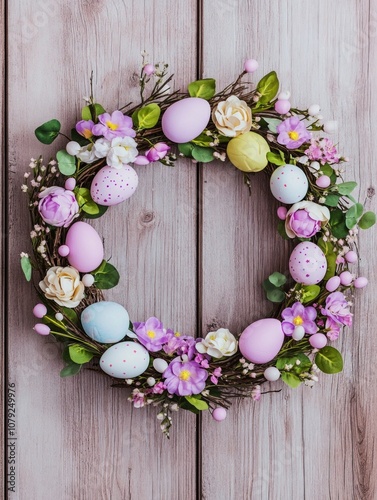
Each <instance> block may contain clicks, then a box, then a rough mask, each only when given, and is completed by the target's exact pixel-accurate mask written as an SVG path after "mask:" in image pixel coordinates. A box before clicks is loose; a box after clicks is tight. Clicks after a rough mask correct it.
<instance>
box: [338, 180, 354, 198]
mask: <svg viewBox="0 0 377 500" xmlns="http://www.w3.org/2000/svg"><path fill="white" fill-rule="evenodd" d="M356 186H357V182H354V181H350V182H342V183H341V184H337V186H336V187H337V188H338V192H339V193H340V194H342V195H346V194H350V193H352V191H353V190H354V189H355V187H356Z"/></svg>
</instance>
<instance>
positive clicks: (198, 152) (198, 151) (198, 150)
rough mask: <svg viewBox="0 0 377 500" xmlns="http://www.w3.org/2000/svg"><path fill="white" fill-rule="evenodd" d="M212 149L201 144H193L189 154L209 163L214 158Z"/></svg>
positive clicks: (201, 161)
mask: <svg viewBox="0 0 377 500" xmlns="http://www.w3.org/2000/svg"><path fill="white" fill-rule="evenodd" d="M213 153H214V149H212V148H203V147H201V146H194V148H193V150H192V152H191V154H192V157H193V158H194V159H195V160H196V161H199V162H200V163H209V162H211V161H213V160H214V159H215V158H214V156H213Z"/></svg>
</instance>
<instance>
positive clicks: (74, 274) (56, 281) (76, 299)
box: [39, 266, 84, 308]
mask: <svg viewBox="0 0 377 500" xmlns="http://www.w3.org/2000/svg"><path fill="white" fill-rule="evenodd" d="M39 287H40V288H41V290H42V291H43V293H44V294H45V296H46V298H47V299H50V300H54V301H55V302H56V303H57V304H59V305H61V306H64V307H70V308H72V307H76V306H78V305H79V303H80V301H81V300H82V299H83V298H84V285H83V283H82V282H81V281H80V274H79V272H78V271H77V270H76V269H75V268H74V267H70V266H69V267H58V266H54V267H50V269H49V270H48V271H47V274H46V276H45V278H44V280H43V281H40V282H39Z"/></svg>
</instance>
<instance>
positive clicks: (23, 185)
mask: <svg viewBox="0 0 377 500" xmlns="http://www.w3.org/2000/svg"><path fill="white" fill-rule="evenodd" d="M27 189H28V187H27V185H26V184H22V186H21V191H22V192H23V193H27Z"/></svg>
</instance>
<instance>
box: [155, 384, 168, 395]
mask: <svg viewBox="0 0 377 500" xmlns="http://www.w3.org/2000/svg"><path fill="white" fill-rule="evenodd" d="M165 389H166V387H165V384H164V383H163V382H157V384H155V385H154V386H153V387H152V394H162V393H163V392H164V390H165Z"/></svg>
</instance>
